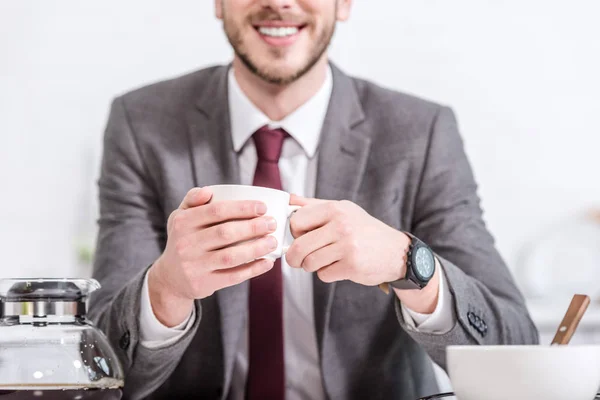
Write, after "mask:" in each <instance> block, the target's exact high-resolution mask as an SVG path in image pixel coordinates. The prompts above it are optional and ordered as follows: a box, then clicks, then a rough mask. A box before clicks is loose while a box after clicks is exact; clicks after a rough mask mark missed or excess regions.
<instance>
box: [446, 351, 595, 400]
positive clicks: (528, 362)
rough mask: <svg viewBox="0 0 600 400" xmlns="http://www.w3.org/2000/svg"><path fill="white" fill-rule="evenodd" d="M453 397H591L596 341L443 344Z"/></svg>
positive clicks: (528, 399)
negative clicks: (487, 344)
mask: <svg viewBox="0 0 600 400" xmlns="http://www.w3.org/2000/svg"><path fill="white" fill-rule="evenodd" d="M446 353H447V356H448V375H449V376H450V382H451V383H452V388H453V390H454V393H455V394H456V397H457V398H458V400H509V399H510V400H533V399H544V400H593V399H594V397H595V395H596V393H597V392H598V388H600V345H599V346H593V345H590V346H576V345H573V346H449V347H448V348H447V350H446Z"/></svg>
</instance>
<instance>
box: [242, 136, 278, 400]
mask: <svg viewBox="0 0 600 400" xmlns="http://www.w3.org/2000/svg"><path fill="white" fill-rule="evenodd" d="M286 136H287V134H286V133H285V131H283V130H282V129H269V128H268V127H263V128H260V129H259V130H258V131H257V132H256V133H255V134H254V135H253V139H254V144H255V146H256V154H257V156H258V163H257V164H256V172H255V173H254V182H253V183H252V184H253V185H254V186H263V187H269V188H273V189H279V190H281V188H282V187H281V176H280V175H279V166H278V165H277V163H278V162H279V157H280V156H281V148H282V146H283V140H284V139H285V138H286ZM248 303H249V313H250V318H249V330H250V335H249V336H250V337H249V363H248V381H247V384H246V399H247V400H271V399H273V400H283V399H284V398H285V366H284V358H283V279H282V275H281V259H277V260H276V261H275V265H274V266H273V269H271V270H270V271H269V272H267V273H265V274H263V275H261V276H259V277H256V278H254V279H252V280H251V281H250V297H249V301H248Z"/></svg>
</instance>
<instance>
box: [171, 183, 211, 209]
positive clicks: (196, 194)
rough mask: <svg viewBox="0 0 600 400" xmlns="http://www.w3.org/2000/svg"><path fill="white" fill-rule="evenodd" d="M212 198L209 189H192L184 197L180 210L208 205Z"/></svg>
mask: <svg viewBox="0 0 600 400" xmlns="http://www.w3.org/2000/svg"><path fill="white" fill-rule="evenodd" d="M211 197H212V192H211V191H210V189H209V188H206V187H204V188H193V189H192V190H190V191H189V192H188V193H187V194H186V195H185V197H184V199H183V201H182V202H181V205H180V206H179V208H180V209H182V210H186V209H188V208H193V207H198V206H203V205H204V204H206V203H208V202H209V201H210V199H211Z"/></svg>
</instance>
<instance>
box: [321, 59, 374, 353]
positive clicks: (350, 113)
mask: <svg viewBox="0 0 600 400" xmlns="http://www.w3.org/2000/svg"><path fill="white" fill-rule="evenodd" d="M331 68H332V72H333V92H332V95H331V100H330V102H329V109H328V110H327V115H326V117H325V122H324V124H323V130H322V132H321V137H320V143H319V152H318V167H317V187H316V192H315V196H316V197H317V198H319V199H327V200H350V201H354V200H355V198H356V194H357V192H358V188H359V185H360V182H361V180H362V176H363V173H364V170H365V166H366V164H367V159H368V155H369V148H370V144H371V140H370V138H369V136H368V133H367V132H366V130H365V124H361V123H362V122H363V121H364V119H365V115H364V113H363V109H362V106H361V103H360V99H359V97H358V93H357V92H356V89H355V83H354V82H353V80H352V79H351V78H350V77H348V76H347V75H345V74H344V73H343V72H341V71H340V70H339V69H337V68H336V67H335V66H334V65H331ZM335 286H336V285H335V283H333V284H325V283H323V282H322V281H321V280H319V278H318V277H317V275H316V274H314V276H313V292H314V312H315V325H316V332H317V340H318V346H319V353H320V354H321V356H322V355H323V342H324V340H325V336H326V334H327V326H328V324H329V315H330V311H331V306H332V304H333V298H334V294H335Z"/></svg>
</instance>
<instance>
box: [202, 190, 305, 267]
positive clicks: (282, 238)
mask: <svg viewBox="0 0 600 400" xmlns="http://www.w3.org/2000/svg"><path fill="white" fill-rule="evenodd" d="M208 189H210V191H211V192H212V194H213V195H212V198H211V200H210V202H211V203H212V202H217V201H224V200H236V201H237V200H258V201H261V202H263V203H265V205H266V206H267V212H266V214H265V215H267V216H269V217H273V218H274V219H275V221H277V229H276V230H275V232H273V233H272V234H271V236H273V237H275V239H277V249H275V250H274V251H272V252H271V253H269V254H267V255H266V256H265V257H263V258H270V259H272V260H275V259H277V258H280V257H281V256H283V255H284V254H285V253H286V252H287V251H288V249H289V248H290V245H291V244H292V241H293V237H292V235H291V234H289V230H290V227H289V225H290V217H291V216H292V214H293V213H294V212H295V211H297V210H298V209H299V208H300V206H291V205H290V194H289V193H287V192H284V191H282V190H277V189H270V188H265V187H260V186H247V185H215V186H209V187H208Z"/></svg>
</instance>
